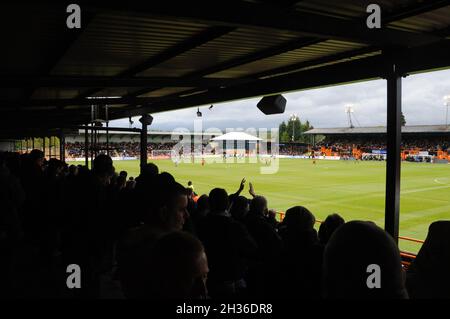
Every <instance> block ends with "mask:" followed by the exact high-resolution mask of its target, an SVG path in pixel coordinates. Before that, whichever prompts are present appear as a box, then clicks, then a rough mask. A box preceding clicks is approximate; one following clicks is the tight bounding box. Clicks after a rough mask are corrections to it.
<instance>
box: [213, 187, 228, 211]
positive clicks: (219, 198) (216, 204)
mask: <svg viewBox="0 0 450 319" xmlns="http://www.w3.org/2000/svg"><path fill="white" fill-rule="evenodd" d="M229 206H230V202H229V200H228V194H227V191H226V190H224V189H223V188H214V189H213V190H212V191H211V192H210V193H209V207H210V209H211V213H215V212H224V211H226V210H228V208H229Z"/></svg>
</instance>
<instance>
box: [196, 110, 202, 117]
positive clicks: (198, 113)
mask: <svg viewBox="0 0 450 319" xmlns="http://www.w3.org/2000/svg"><path fill="white" fill-rule="evenodd" d="M197 117H202V112H200V108H197Z"/></svg>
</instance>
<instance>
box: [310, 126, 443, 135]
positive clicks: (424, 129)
mask: <svg viewBox="0 0 450 319" xmlns="http://www.w3.org/2000/svg"><path fill="white" fill-rule="evenodd" d="M402 133H403V134H420V133H422V134H426V133H430V134H439V133H450V129H449V127H448V126H446V125H416V126H403V127H402ZM304 134H312V135H317V134H322V135H341V134H386V127H385V126H374V127H354V128H349V127H337V128H314V129H312V130H309V131H307V132H305V133H304Z"/></svg>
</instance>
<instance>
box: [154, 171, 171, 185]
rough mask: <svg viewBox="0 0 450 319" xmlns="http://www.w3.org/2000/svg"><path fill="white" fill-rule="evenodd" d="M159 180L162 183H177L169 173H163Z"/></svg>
mask: <svg viewBox="0 0 450 319" xmlns="http://www.w3.org/2000/svg"><path fill="white" fill-rule="evenodd" d="M158 180H159V181H160V182H162V183H175V178H174V177H173V175H172V174H170V173H168V172H162V173H161V174H159V175H158Z"/></svg>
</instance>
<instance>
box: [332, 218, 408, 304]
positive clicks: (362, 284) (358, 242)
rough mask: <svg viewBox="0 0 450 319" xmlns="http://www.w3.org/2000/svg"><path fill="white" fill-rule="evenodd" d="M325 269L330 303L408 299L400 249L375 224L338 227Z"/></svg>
mask: <svg viewBox="0 0 450 319" xmlns="http://www.w3.org/2000/svg"><path fill="white" fill-rule="evenodd" d="M374 265H375V266H374ZM371 267H375V268H373V269H372V268H371ZM323 269H324V273H323V276H324V296H325V297H326V298H328V299H402V298H407V292H406V289H405V275H404V273H403V269H402V264H401V259H400V252H399V250H398V247H397V245H396V243H395V242H394V240H393V239H392V237H391V236H390V235H389V234H387V233H386V232H385V231H384V230H383V229H381V228H379V227H378V226H376V225H375V224H374V223H372V222H363V221H351V222H348V223H346V224H344V225H342V226H341V227H339V228H338V229H337V230H336V231H335V232H334V234H333V235H332V236H331V238H330V241H329V242H328V244H327V246H326V247H325V253H324V268H323ZM377 271H379V272H378V273H377ZM369 276H371V277H370V278H369ZM378 279H379V282H378ZM378 283H379V285H378ZM377 287H379V288H377Z"/></svg>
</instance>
